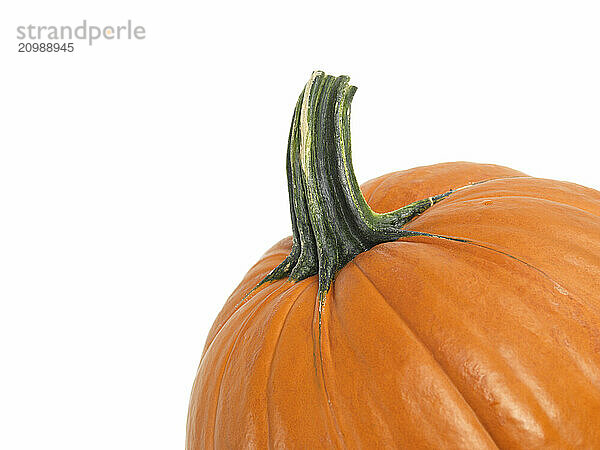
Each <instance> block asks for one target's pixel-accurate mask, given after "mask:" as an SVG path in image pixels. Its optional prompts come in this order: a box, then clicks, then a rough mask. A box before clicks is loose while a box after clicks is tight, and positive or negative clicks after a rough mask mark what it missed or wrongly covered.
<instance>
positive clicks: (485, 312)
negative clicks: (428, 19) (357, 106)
mask: <svg viewBox="0 0 600 450" xmlns="http://www.w3.org/2000/svg"><path fill="white" fill-rule="evenodd" d="M355 90H356V88H355V87H353V86H350V85H349V83H348V77H332V76H327V75H325V74H323V73H322V72H315V73H314V74H313V76H312V77H311V79H310V80H309V82H308V83H307V84H306V86H305V88H304V90H303V92H302V94H301V95H300V98H299V100H298V103H297V105H296V109H295V112H294V115H293V120H292V127H291V131H290V137H289V143H288V156H287V173H288V188H289V193H290V205H291V207H290V210H291V216H292V230H293V236H292V237H291V238H286V239H284V240H282V241H280V242H279V243H277V244H276V245H275V246H274V247H272V248H271V249H270V250H268V251H267V252H266V253H265V254H264V255H263V256H262V257H261V259H260V260H259V261H258V262H257V263H256V265H255V266H254V267H252V268H251V269H250V271H249V272H248V273H247V274H246V276H245V277H244V278H243V280H242V281H241V283H240V284H239V286H238V287H237V289H236V290H235V291H234V292H233V293H232V294H231V296H230V297H229V299H228V300H227V302H226V304H225V306H224V307H223V310H222V311H221V313H220V314H219V316H218V317H217V319H216V321H215V323H214V325H213V327H212V329H211V330H210V332H209V335H208V339H207V342H206V345H205V347H204V353H203V355H202V359H201V363H200V366H199V369H198V373H197V376H196V380H195V382H194V385H193V389H192V394H191V401H190V407H189V413H188V423H187V448H188V449H190V450H192V449H193V450H196V449H201V448H258V449H263V448H300V449H317V448H439V449H442V448H443V449H450V448H452V449H454V448H465V449H488V448H522V449H534V448H544V449H546V448H561V449H566V448H586V449H591V448H600V193H599V192H597V191H595V190H593V189H589V188H586V187H582V186H579V185H576V184H573V183H568V182H562V181H553V180H548V179H540V178H533V177H530V176H527V175H525V174H523V173H521V172H518V171H516V170H512V169H509V168H506V167H500V166H496V165H490V164H474V163H468V162H456V163H444V164H437V165H432V166H427V167H417V168H414V169H410V170H405V171H401V172H395V173H391V174H388V175H384V176H382V177H380V178H377V179H374V180H371V181H369V182H367V183H366V184H364V185H363V186H362V187H359V185H358V183H357V181H356V177H355V175H354V171H353V169H352V162H351V153H350V132H349V121H350V102H351V100H352V96H353V95H354V92H355ZM406 205H407V206H406Z"/></svg>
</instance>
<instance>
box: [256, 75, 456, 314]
mask: <svg viewBox="0 0 600 450" xmlns="http://www.w3.org/2000/svg"><path fill="white" fill-rule="evenodd" d="M349 80H350V78H349V77H347V76H339V77H334V76H331V75H325V74H324V73H323V72H320V71H317V72H313V74H312V76H311V77H310V79H309V80H308V83H306V86H305V87H304V90H303V91H302V93H301V94H300V97H299V99H298V102H297V103H296V108H295V109H294V115H293V118H292V126H291V129H290V135H289V139H288V149H287V162H286V166H287V179H288V191H289V198H290V213H291V218H292V232H293V244H292V250H291V252H290V254H289V255H288V256H287V257H286V258H285V259H284V260H283V262H282V263H281V264H280V265H279V266H277V267H276V268H275V269H273V271H272V272H271V273H270V274H269V275H267V277H266V278H265V279H264V280H263V281H262V282H261V283H260V284H263V283H265V282H268V281H273V280H278V279H281V278H285V277H288V278H290V279H291V280H295V281H299V280H303V279H304V278H307V277H310V276H312V275H318V276H319V302H320V305H319V310H321V309H322V306H323V305H322V303H323V302H324V299H325V296H326V295H325V294H326V293H327V292H328V290H329V288H330V286H331V283H332V282H333V279H334V277H335V274H336V273H337V272H338V271H339V270H340V269H341V268H342V267H344V266H345V265H346V264H347V263H348V262H350V261H351V260H352V259H353V258H354V257H355V256H356V255H358V254H359V253H362V252H364V251H366V250H369V249H370V248H372V247H373V246H375V245H377V244H380V243H383V242H390V241H394V240H397V239H399V238H401V237H405V236H415V235H421V234H424V233H419V232H415V231H409V230H404V229H403V228H402V227H403V226H404V225H405V224H406V223H407V222H409V221H410V220H411V219H413V218H414V217H416V216H417V215H419V214H421V213H422V212H423V211H425V210H426V209H427V208H429V207H430V206H432V205H434V204H435V203H437V202H439V201H440V200H442V199H443V198H445V197H447V196H448V195H450V194H451V193H452V192H453V191H448V192H445V193H443V194H440V195H436V196H435V197H430V198H427V199H424V200H419V201H416V202H414V203H411V204H410V205H407V206H405V207H403V208H400V209H398V210H396V211H392V212H388V213H384V214H379V213H376V212H374V211H373V210H372V209H371V208H370V207H369V205H368V204H367V202H366V200H365V198H364V197H363V195H362V192H361V190H360V187H359V185H358V182H357V180H356V176H355V175H354V169H353V167H352V153H351V147H350V103H351V102H352V97H353V96H354V93H355V92H356V87H354V86H351V85H350V84H349V83H348V82H349ZM260 284H259V285H260Z"/></svg>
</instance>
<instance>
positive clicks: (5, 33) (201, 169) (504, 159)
mask: <svg viewBox="0 0 600 450" xmlns="http://www.w3.org/2000/svg"><path fill="white" fill-rule="evenodd" d="M0 8H1V11H0V21H1V23H0V25H1V27H0V28H1V39H0V41H1V42H0V48H1V60H0V77H1V79H0V94H1V95H0V114H1V116H0V120H1V122H0V151H1V160H0V215H1V216H0V300H1V311H0V346H1V347H0V350H1V356H0V366H1V368H0V377H1V379H0V428H1V431H0V448H2V449H7V450H18V449H50V448H51V449H86V450H88V449H176V448H182V447H183V443H184V435H185V420H186V413H187V402H188V396H189V392H190V389H191V385H192V381H193V379H194V375H195V371H196V367H197V365H198V362H199V359H200V354H201V351H202V346H203V344H204V339H205V337H206V334H207V332H208V329H209V327H210V325H211V323H212V321H213V320H214V318H215V316H216V314H217V313H218V311H219V309H220V307H221V305H222V304H223V303H224V301H225V299H226V298H227V296H228V295H229V293H230V292H231V291H232V290H233V288H234V287H235V285H236V284H237V282H238V281H239V280H240V278H241V277H242V275H243V274H244V273H245V271H246V270H247V269H248V268H249V267H250V266H251V265H252V264H253V263H254V262H255V261H256V259H257V258H258V257H259V256H260V255H261V254H262V253H263V251H265V250H266V249H267V248H268V247H269V246H270V245H272V244H273V243H274V242H276V241H278V240H279V239H280V238H281V237H283V236H285V235H287V234H288V233H289V229H290V225H289V218H288V206H287V193H286V185H285V173H284V161H285V146H286V141H287V135H288V127H289V121H290V118H291V113H292V109H293V106H294V103H295V101H296V98H297V95H298V94H299V93H300V90H301V89H302V86H303V84H304V82H305V81H306V80H307V79H308V77H309V75H310V72H311V71H312V70H314V69H322V70H325V71H327V72H328V73H331V74H335V75H338V74H342V73H344V74H349V75H351V76H352V82H353V83H354V84H355V85H357V86H358V87H359V91H358V93H357V95H356V97H355V101H354V103H353V116H352V117H353V119H352V127H353V128H352V132H353V144H354V145H353V150H354V156H355V157H354V163H355V167H356V169H357V176H358V178H359V181H366V180H367V179H369V178H372V177H375V176H377V175H380V174H383V173H386V172H390V171H394V170H400V169H406V168H410V167H413V166H416V165H423V164H430V163H435V162H442V161H452V160H471V161H476V162H491V163H498V164H503V165H508V166H511V167H513V168H515V169H519V170H522V171H524V172H527V173H529V174H531V175H534V176H539V177H550V178H557V179H565V180H570V181H574V182H577V183H580V184H584V185H588V186H591V187H594V188H597V189H598V188H600V182H599V177H598V160H597V157H596V155H597V152H598V149H599V148H600V132H599V131H600V130H599V125H598V124H599V123H600V25H599V24H600V4H599V3H598V2H593V1H589V2H585V1H577V2H573V1H561V2H557V1H539V2H537V1H503V2H486V1H471V2H466V1H454V2H445V1H444V2H442V1H427V2H394V3H377V2H360V3H358V2H357V3H352V2H349V1H345V2H325V1H323V2H309V1H302V2H278V3H275V2H273V3H262V2H239V3H232V2H217V1H211V2H202V1H181V0H176V1H168V2H167V1H163V2H151V1H141V0H139V1H138V0H128V1H123V0H103V1H102V2H82V1H74V0H73V1H60V0H51V1H41V0H40V1H37V2H32V1H19V2H16V1H13V2H8V1H6V2H3V3H2V6H1V7H0ZM83 19H87V21H88V23H89V24H91V25H100V26H105V25H114V26H116V25H121V24H123V23H125V22H126V21H127V19H132V20H133V22H134V24H137V25H143V26H144V27H145V28H146V30H147V32H146V34H147V38H146V39H145V40H143V41H98V42H96V43H95V44H94V45H93V46H91V47H89V46H88V45H87V44H86V43H82V42H80V41H75V47H76V48H75V52H74V53H71V54H40V53H37V54H19V53H17V43H18V41H17V39H16V27H17V26H19V25H25V26H26V25H29V24H36V25H72V26H77V25H79V24H80V23H81V22H82V20H83Z"/></svg>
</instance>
